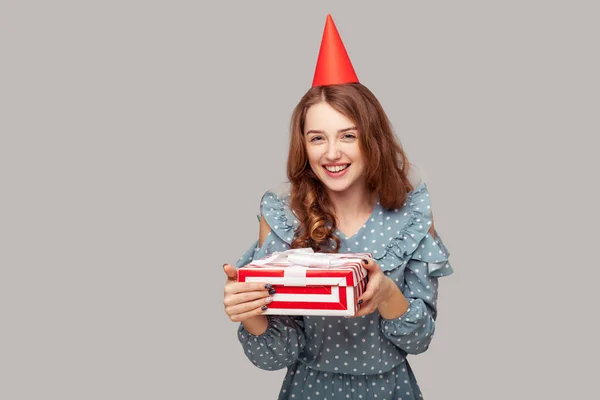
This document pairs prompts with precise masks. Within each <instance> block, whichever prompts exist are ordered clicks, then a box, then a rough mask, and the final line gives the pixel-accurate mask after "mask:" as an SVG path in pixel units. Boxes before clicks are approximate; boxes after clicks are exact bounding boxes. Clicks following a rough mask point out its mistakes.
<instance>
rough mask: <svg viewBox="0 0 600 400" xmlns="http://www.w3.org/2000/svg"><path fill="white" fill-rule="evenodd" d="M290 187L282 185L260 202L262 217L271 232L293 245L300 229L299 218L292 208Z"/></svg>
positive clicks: (269, 190)
mask: <svg viewBox="0 0 600 400" xmlns="http://www.w3.org/2000/svg"><path fill="white" fill-rule="evenodd" d="M290 189H291V188H290V185H289V184H285V183H284V184H281V185H279V186H276V187H273V188H271V189H268V190H267V191H266V192H265V193H264V194H263V196H262V198H261V201H260V215H261V216H262V218H264V220H265V221H266V222H267V224H268V225H269V227H270V228H271V231H272V232H273V233H274V234H276V235H277V236H278V237H279V238H280V239H281V240H283V241H284V242H286V243H288V244H291V243H292V241H293V239H294V232H295V231H296V228H297V227H298V223H299V222H298V218H296V216H295V215H294V213H293V211H292V209H291V208H290V203H289V201H290Z"/></svg>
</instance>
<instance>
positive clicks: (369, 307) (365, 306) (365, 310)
mask: <svg viewBox="0 0 600 400" xmlns="http://www.w3.org/2000/svg"><path fill="white" fill-rule="evenodd" d="M359 301H360V300H359ZM375 308H376V307H373V304H372V302H367V301H365V302H363V303H362V304H361V306H360V309H359V310H358V311H357V312H356V314H354V316H353V317H354V318H357V317H362V316H364V315H368V314H371V313H372V312H373V311H375Z"/></svg>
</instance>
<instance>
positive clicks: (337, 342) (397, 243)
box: [237, 183, 453, 399]
mask: <svg viewBox="0 0 600 400" xmlns="http://www.w3.org/2000/svg"><path fill="white" fill-rule="evenodd" d="M286 200H287V198H286V197H285V196H277V195H275V194H274V193H273V192H267V193H265V195H264V196H263V198H262V200H261V213H262V215H263V217H264V218H265V219H266V221H267V222H268V224H269V226H270V227H271V230H272V231H271V233H270V234H269V236H268V237H267V239H266V240H265V241H264V243H263V245H262V246H261V247H258V243H255V244H254V245H253V246H252V247H251V248H250V249H248V251H246V253H245V254H244V255H243V256H242V257H241V258H240V260H239V261H238V263H237V266H238V267H241V266H242V265H245V264H247V263H248V262H250V261H252V259H254V258H262V257H264V256H266V255H268V254H270V253H272V252H273V251H281V250H284V249H287V248H289V245H290V243H291V241H292V240H293V233H294V231H295V229H296V227H297V225H298V221H297V219H296V218H295V216H294V214H293V213H292V212H291V210H290V209H289V206H288V205H287V201H286ZM430 209H431V207H430V203H429V193H428V192H427V188H426V186H425V184H424V183H422V184H420V185H419V186H417V187H416V188H415V190H414V191H413V192H411V193H409V195H408V197H407V200H406V203H405V204H404V205H403V206H402V207H401V208H399V209H395V210H386V209H384V208H383V207H382V206H381V205H380V204H379V203H377V205H376V207H375V209H374V210H373V213H372V215H371V217H370V218H369V219H368V220H367V222H366V223H365V224H364V225H363V226H362V227H361V228H360V229H359V231H358V232H356V233H355V234H354V235H352V236H350V237H346V236H345V235H343V234H342V233H341V232H338V235H339V237H340V239H341V241H342V249H344V251H348V252H364V251H367V250H365V249H371V253H372V254H373V256H374V258H375V259H376V261H377V262H378V263H379V265H380V267H381V269H382V270H383V271H384V273H385V274H386V276H388V277H389V278H390V279H392V280H393V281H394V282H396V284H397V285H398V287H399V288H400V290H401V291H402V292H403V293H404V295H405V296H406V298H407V299H408V300H409V303H410V306H409V309H408V310H407V311H406V312H405V313H404V314H403V315H402V316H400V317H399V318H396V319H393V320H386V319H384V318H382V317H381V315H380V314H379V313H378V312H377V311H375V312H373V313H371V314H369V315H366V316H363V317H359V318H343V317H321V316H304V317H295V316H294V317H292V316H269V327H268V329H267V331H266V332H265V333H263V334H262V335H259V336H254V335H252V334H250V333H249V332H247V331H246V330H245V329H244V328H243V325H241V324H240V326H239V329H238V337H239V340H240V342H241V344H242V346H243V348H244V351H245V354H246V356H247V357H248V359H250V360H251V362H252V363H253V364H254V365H256V366H257V367H259V368H262V369H265V370H277V369H283V368H288V373H287V375H286V377H285V380H284V383H283V386H282V391H281V395H280V397H279V398H280V399H291V398H296V399H311V398H312V399H325V398H327V399H347V398H353V399H357V398H364V399H419V398H421V392H420V390H419V387H418V385H417V383H416V380H415V379H414V376H413V374H412V371H411V370H410V366H409V364H408V361H407V355H408V354H419V353H422V352H424V351H426V350H427V349H428V347H429V346H430V343H431V340H432V338H433V334H434V331H435V318H436V313H437V304H436V301H437V289H438V278H439V277H442V276H447V275H450V274H452V272H453V271H452V267H451V266H450V263H449V261H448V257H449V252H448V250H447V249H446V247H445V246H444V244H443V242H442V241H441V238H440V237H439V236H438V235H437V232H436V234H435V237H432V236H431V235H430V234H429V232H428V231H429V227H430V224H431V213H430Z"/></svg>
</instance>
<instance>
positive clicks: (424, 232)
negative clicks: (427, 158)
mask: <svg viewBox="0 0 600 400" xmlns="http://www.w3.org/2000/svg"><path fill="white" fill-rule="evenodd" d="M413 179H414V178H413ZM412 182H413V181H411V183H412ZM431 211H432V210H431V200H430V197H429V191H428V188H427V184H426V183H425V182H424V180H423V179H422V176H421V178H420V179H419V180H417V181H415V182H414V189H413V190H412V191H410V192H409V193H407V196H406V200H405V202H404V203H403V205H402V206H401V207H400V208H397V209H385V210H383V212H382V215H381V222H380V230H381V233H380V235H381V236H383V237H384V238H385V241H386V243H385V244H384V245H382V248H381V249H378V250H377V253H375V254H374V258H375V259H376V260H377V261H378V263H379V265H380V267H381V268H382V269H383V270H385V271H389V270H392V269H395V268H397V267H399V266H402V265H406V263H407V262H408V260H409V259H411V258H414V259H417V260H421V261H424V262H428V263H431V271H430V275H435V274H440V275H444V274H449V273H451V271H450V270H446V271H437V269H438V268H436V264H440V263H442V264H443V263H446V262H447V261H448V256H449V255H450V253H449V252H448V250H447V249H446V247H445V246H444V244H443V242H442V240H441V238H440V237H439V236H438V235H437V232H436V233H435V234H434V235H432V234H431V232H430V228H431V226H432V224H433V215H432V212H431ZM434 269H436V272H435V274H434V273H433V272H434Z"/></svg>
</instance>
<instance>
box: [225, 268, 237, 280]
mask: <svg viewBox="0 0 600 400" xmlns="http://www.w3.org/2000/svg"><path fill="white" fill-rule="evenodd" d="M223 271H225V275H227V280H228V281H237V269H236V268H235V267H234V266H233V265H229V264H223Z"/></svg>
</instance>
